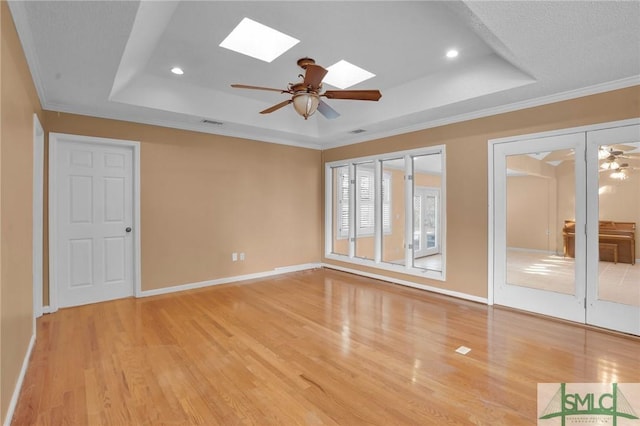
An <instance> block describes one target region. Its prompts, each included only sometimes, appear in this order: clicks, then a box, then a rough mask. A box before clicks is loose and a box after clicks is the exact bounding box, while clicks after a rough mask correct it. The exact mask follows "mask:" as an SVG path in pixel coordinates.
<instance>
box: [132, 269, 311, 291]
mask: <svg viewBox="0 0 640 426" xmlns="http://www.w3.org/2000/svg"><path fill="white" fill-rule="evenodd" d="M321 267H322V264H321V263H304V264H302V265H293V266H283V267H278V268H275V269H273V270H272V271H265V272H256V273H254V274H246V275H236V276H233V277H225V278H219V279H216V280H209V281H200V282H197V283H189V284H180V285H176V286H171V287H164V288H158V289H155V290H143V291H141V292H140V295H139V297H149V296H158V295H160V294H168V293H175V292H178V291H185V290H193V289H196V288H203V287H210V286H214V285H220V284H229V283H234V282H238V281H245V280H253V279H256V278H265V277H271V276H274V275H280V274H286V273H289V272H296V271H304V270H307V269H316V268H321Z"/></svg>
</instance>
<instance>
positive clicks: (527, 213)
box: [507, 176, 562, 253]
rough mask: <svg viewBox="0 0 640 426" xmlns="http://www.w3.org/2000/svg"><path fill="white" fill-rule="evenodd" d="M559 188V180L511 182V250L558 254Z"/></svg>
mask: <svg viewBox="0 0 640 426" xmlns="http://www.w3.org/2000/svg"><path fill="white" fill-rule="evenodd" d="M556 185H557V182H556V179H555V178H547V177H540V176H510V177H508V178H507V247H510V248H522V249H531V250H543V251H552V252H558V247H557V246H556V241H555V235H556V229H555V225H556V220H555V216H556V210H557V203H556ZM559 250H560V251H559V253H562V246H560V249H559Z"/></svg>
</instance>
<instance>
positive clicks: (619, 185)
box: [586, 125, 640, 335]
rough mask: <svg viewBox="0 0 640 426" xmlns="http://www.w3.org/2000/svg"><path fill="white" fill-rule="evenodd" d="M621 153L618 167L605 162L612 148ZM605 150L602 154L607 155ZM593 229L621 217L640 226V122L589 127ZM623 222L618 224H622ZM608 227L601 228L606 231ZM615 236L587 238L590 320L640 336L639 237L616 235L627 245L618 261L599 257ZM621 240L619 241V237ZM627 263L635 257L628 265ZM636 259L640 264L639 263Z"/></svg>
mask: <svg viewBox="0 0 640 426" xmlns="http://www.w3.org/2000/svg"><path fill="white" fill-rule="evenodd" d="M611 151H614V152H616V153H617V152H621V154H619V155H618V156H617V158H615V160H613V161H615V162H617V163H618V167H617V168H613V169H608V168H605V167H603V165H605V164H606V166H607V167H608V166H610V163H609V164H607V163H608V162H609V161H610V160H611V158H607V157H606V155H607V153H611ZM603 153H604V155H599V154H603ZM587 171H588V174H587V208H588V210H587V211H588V212H589V219H592V220H588V221H587V234H588V235H598V233H599V231H598V228H599V222H598V219H600V220H602V221H609V220H615V221H618V222H628V223H634V224H635V225H636V231H635V232H636V241H637V240H638V239H639V237H638V234H640V230H639V229H638V226H640V125H631V126H623V127H617V128H611V129H602V130H596V131H592V132H587ZM619 227H620V226H619V225H618V228H619ZM607 232H608V231H601V232H600V234H605V233H607ZM608 238H611V237H605V236H604V235H603V237H602V238H601V239H600V238H589V239H587V312H586V322H587V323H588V324H593V325H597V326H600V327H605V328H610V329H615V330H618V331H623V332H626V333H632V334H636V335H640V264H638V263H637V262H635V260H636V258H638V255H637V254H636V250H635V249H636V248H637V247H636V246H637V244H636V241H629V240H628V239H627V237H626V235H615V236H614V237H613V238H616V239H620V241H621V244H619V245H618V247H617V248H616V249H615V250H616V255H617V256H616V257H619V259H618V262H617V263H612V262H611V261H608V262H603V261H599V253H600V250H606V251H607V253H602V254H600V258H605V256H609V257H608V260H611V258H610V253H609V249H612V248H613V247H612V246H611V245H608V246H607V244H610V243H611V242H612V240H608ZM613 241H615V240H613ZM626 262H633V263H631V264H628V263H626ZM634 263H635V264H634Z"/></svg>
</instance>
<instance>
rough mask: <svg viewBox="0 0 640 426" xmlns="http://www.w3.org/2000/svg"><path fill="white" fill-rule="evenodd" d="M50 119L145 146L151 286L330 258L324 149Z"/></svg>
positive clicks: (75, 130)
mask: <svg viewBox="0 0 640 426" xmlns="http://www.w3.org/2000/svg"><path fill="white" fill-rule="evenodd" d="M45 121H46V126H47V131H50V132H58V133H72V134H81V135H90V136H98V137H108V138H116V139H127V140H136V141H140V142H141V144H140V157H141V165H140V180H141V182H140V186H141V198H140V204H141V206H140V210H141V232H142V235H141V241H142V248H141V250H142V253H141V254H142V289H143V290H153V289H160V288H164V287H169V286H176V285H181V284H189V283H196V282H200V281H207V280H213V279H218V278H223V277H231V276H237V275H243V274H249V273H255V272H264V271H270V270H273V269H274V268H277V267H283V266H291V265H298V264H304V263H310V262H319V261H320V247H321V232H320V221H321V194H322V190H321V183H320V167H321V153H320V151H317V150H311V149H305V148H297V147H290V146H285V145H277V144H270V143H264V142H256V141H250V140H245V139H238V138H232V137H225V136H217V135H208V134H203V133H196V132H188V131H182V130H175V129H169V128H162V127H157V126H148V125H142V124H134V123H129V122H123V121H115V120H105V119H100V118H92V117H86V116H79V115H72V114H63V113H56V112H50V111H47V112H46V113H45ZM45 232H46V231H45ZM232 252H244V253H245V255H246V260H245V261H244V262H240V261H238V262H232V261H231V253H232ZM46 255H47V254H46V252H45V257H46ZM46 300H48V295H45V303H46Z"/></svg>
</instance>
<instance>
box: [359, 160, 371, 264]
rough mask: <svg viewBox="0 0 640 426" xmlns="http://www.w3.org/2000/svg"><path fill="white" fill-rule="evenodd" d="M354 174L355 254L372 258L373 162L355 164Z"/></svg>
mask: <svg viewBox="0 0 640 426" xmlns="http://www.w3.org/2000/svg"><path fill="white" fill-rule="evenodd" d="M355 174H356V185H355V197H356V211H355V213H356V218H355V219H356V221H355V222H356V226H355V256H356V257H360V258H364V259H374V258H375V216H376V215H375V194H376V182H375V173H374V166H373V162H371V161H369V162H366V163H360V164H356V165H355Z"/></svg>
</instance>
